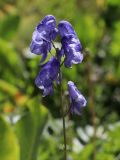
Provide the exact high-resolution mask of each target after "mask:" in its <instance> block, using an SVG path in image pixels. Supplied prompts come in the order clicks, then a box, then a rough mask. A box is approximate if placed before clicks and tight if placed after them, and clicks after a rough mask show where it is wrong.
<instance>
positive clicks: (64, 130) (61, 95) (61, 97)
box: [60, 72, 67, 160]
mask: <svg viewBox="0 0 120 160" xmlns="http://www.w3.org/2000/svg"><path fill="white" fill-rule="evenodd" d="M60 77H61V72H60ZM60 101H61V107H62V119H63V136H64V160H67V142H66V127H65V115H64V106H63V93H62V80H61V83H60Z"/></svg>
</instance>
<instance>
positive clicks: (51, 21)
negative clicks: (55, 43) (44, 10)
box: [30, 15, 58, 62]
mask: <svg viewBox="0 0 120 160" xmlns="http://www.w3.org/2000/svg"><path fill="white" fill-rule="evenodd" d="M55 27H56V20H55V17H54V16H52V15H47V16H45V17H44V18H43V20H42V21H41V22H40V23H39V24H38V25H37V27H36V28H35V31H34V32H33V36H32V42H31V44H30V50H31V52H32V53H35V54H42V60H41V61H42V62H43V61H44V60H45V59H46V57H47V54H48V52H50V50H51V41H52V40H54V39H55V38H56V36H57V32H58V30H57V29H56V28H55Z"/></svg>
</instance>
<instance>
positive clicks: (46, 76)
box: [35, 57, 60, 96]
mask: <svg viewBox="0 0 120 160" xmlns="http://www.w3.org/2000/svg"><path fill="white" fill-rule="evenodd" d="M59 69H60V62H59V61H58V60H57V59H56V58H55V57H51V59H50V60H49V61H48V62H47V63H45V64H44V65H43V67H42V69H41V71H40V72H39V74H38V76H37V78H36V79H35V84H36V86H37V87H38V88H40V89H42V90H43V96H46V95H48V94H53V81H54V80H57V77H58V74H59Z"/></svg>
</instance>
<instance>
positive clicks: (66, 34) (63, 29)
mask: <svg viewBox="0 0 120 160" xmlns="http://www.w3.org/2000/svg"><path fill="white" fill-rule="evenodd" d="M58 30H59V33H60V35H61V37H62V40H61V43H62V49H63V50H64V53H65V63H64V64H65V66H66V67H72V64H78V63H81V62H82V60H83V54H82V53H81V50H82V46H81V43H80V41H79V39H78V37H77V35H76V33H75V31H74V29H73V27H72V25H71V24H70V23H69V22H67V21H60V22H59V24H58Z"/></svg>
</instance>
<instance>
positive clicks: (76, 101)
mask: <svg viewBox="0 0 120 160" xmlns="http://www.w3.org/2000/svg"><path fill="white" fill-rule="evenodd" d="M68 91H69V97H70V110H71V113H75V114H77V115H80V114H81V110H82V108H84V107H85V106H86V103H87V101H86V99H85V97H84V96H83V95H82V94H81V93H80V91H79V90H78V89H77V88H76V86H75V85H74V83H73V82H72V81H69V82H68Z"/></svg>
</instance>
